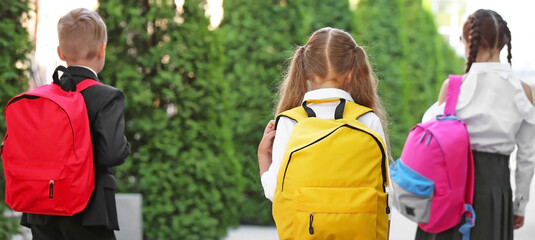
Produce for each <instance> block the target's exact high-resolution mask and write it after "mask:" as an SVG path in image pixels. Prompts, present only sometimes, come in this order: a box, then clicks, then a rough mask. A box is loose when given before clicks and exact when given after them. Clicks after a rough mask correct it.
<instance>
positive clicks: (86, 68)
mask: <svg viewBox="0 0 535 240" xmlns="http://www.w3.org/2000/svg"><path fill="white" fill-rule="evenodd" d="M69 67H81V68H85V69H88V70H90V71H91V72H93V73H94V74H95V76H98V74H97V72H95V70H93V69H91V68H90V67H86V66H82V65H72V66H69Z"/></svg>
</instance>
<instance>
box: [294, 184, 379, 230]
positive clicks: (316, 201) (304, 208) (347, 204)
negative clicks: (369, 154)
mask: <svg viewBox="0 0 535 240" xmlns="http://www.w3.org/2000/svg"><path fill="white" fill-rule="evenodd" d="M294 210H295V216H294V222H293V223H294V227H293V229H294V236H295V238H294V239H300V240H302V239H342V240H343V239H375V234H376V230H375V228H376V224H377V223H376V222H377V192H376V189H375V188H321V187H304V188H299V189H297V190H296V193H295V198H294Z"/></svg>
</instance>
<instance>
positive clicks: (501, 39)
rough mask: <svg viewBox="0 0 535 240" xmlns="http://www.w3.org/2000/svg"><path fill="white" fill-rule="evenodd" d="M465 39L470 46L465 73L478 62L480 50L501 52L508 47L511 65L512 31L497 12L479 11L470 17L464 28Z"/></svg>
mask: <svg viewBox="0 0 535 240" xmlns="http://www.w3.org/2000/svg"><path fill="white" fill-rule="evenodd" d="M463 38H464V39H466V40H467V43H468V44H469V45H468V48H469V51H468V56H467V61H466V67H465V72H468V71H470V68H471V67H472V64H473V63H474V62H476V59H477V54H478V50H479V49H480V48H484V49H498V50H501V49H502V48H503V47H504V46H505V45H507V53H508V54H507V61H508V62H509V64H511V58H512V55H511V48H512V47H511V31H510V30H509V27H507V22H506V21H505V20H503V18H502V17H501V16H500V14H498V13H497V12H495V11H492V10H487V9H479V10H477V11H476V12H474V13H473V14H472V15H470V16H469V17H468V19H467V21H466V22H465V23H464V26H463Z"/></svg>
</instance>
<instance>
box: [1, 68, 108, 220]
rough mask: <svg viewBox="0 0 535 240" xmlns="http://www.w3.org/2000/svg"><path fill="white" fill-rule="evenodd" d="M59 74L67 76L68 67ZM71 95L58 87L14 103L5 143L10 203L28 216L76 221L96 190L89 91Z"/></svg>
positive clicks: (27, 94) (81, 87)
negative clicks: (72, 219) (86, 96)
mask: <svg viewBox="0 0 535 240" xmlns="http://www.w3.org/2000/svg"><path fill="white" fill-rule="evenodd" d="M58 70H61V71H64V72H65V73H67V72H66V69H65V68H64V67H60V68H58ZM97 84H101V83H100V82H98V81H96V80H93V79H86V80H84V81H82V82H80V83H79V84H78V85H76V91H74V92H67V91H64V90H63V89H61V87H60V86H59V80H58V78H57V70H56V72H55V73H54V83H52V84H48V85H44V86H41V87H39V88H36V89H34V90H32V91H29V92H25V93H22V94H19V95H17V96H15V97H14V98H12V99H11V100H9V102H8V103H7V105H6V108H5V111H4V115H5V119H6V125H7V132H6V135H5V136H4V140H3V142H2V151H1V154H2V160H3V166H4V174H5V178H6V203H7V205H8V206H10V207H11V208H12V209H13V210H15V211H19V212H26V213H36V214H47V215H62V216H72V215H74V214H76V213H78V212H81V211H82V210H84V208H85V207H86V205H87V202H88V201H89V198H90V197H91V193H92V192H93V189H94V187H95V172H94V171H95V170H94V166H93V147H92V143H91V132H90V130H89V118H88V115H87V109H86V105H85V101H84V98H83V96H82V94H81V93H80V92H81V91H83V90H84V89H86V88H88V87H90V86H93V85H97Z"/></svg>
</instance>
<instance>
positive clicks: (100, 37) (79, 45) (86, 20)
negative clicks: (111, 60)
mask: <svg viewBox="0 0 535 240" xmlns="http://www.w3.org/2000/svg"><path fill="white" fill-rule="evenodd" d="M58 38H59V47H60V49H61V53H62V55H63V56H64V57H65V60H66V61H78V60H81V59H85V60H90V59H93V58H94V57H96V55H97V51H98V48H99V46H100V44H102V43H106V41H107V39H108V34H107V33H106V24H105V23H104V21H103V20H102V18H101V17H100V16H99V15H98V14H97V13H96V12H93V11H91V10H88V9H86V8H77V9H74V10H72V11H70V12H69V13H67V14H65V16H63V17H61V18H60V19H59V21H58Z"/></svg>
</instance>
